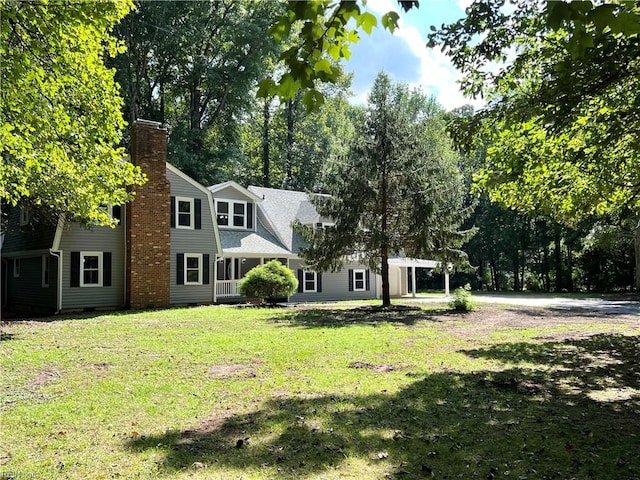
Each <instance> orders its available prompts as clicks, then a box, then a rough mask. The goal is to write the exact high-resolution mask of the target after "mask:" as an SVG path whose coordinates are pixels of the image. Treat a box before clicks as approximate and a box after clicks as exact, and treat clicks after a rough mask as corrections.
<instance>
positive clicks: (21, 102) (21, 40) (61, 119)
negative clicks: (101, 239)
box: [0, 0, 145, 224]
mask: <svg viewBox="0 0 640 480" xmlns="http://www.w3.org/2000/svg"><path fill="white" fill-rule="evenodd" d="M132 6H133V4H132V2H131V1H129V0H125V1H118V2H112V1H98V2H71V1H61V0H60V1H47V0H42V1H39V2H31V1H21V0H12V1H8V0H0V9H1V10H0V58H2V68H1V69H0V85H2V87H1V88H0V112H2V113H1V114H0V153H1V155H2V162H1V163H0V200H1V201H2V202H3V203H5V202H6V203H8V204H11V205H16V204H18V203H20V202H30V203H33V204H36V205H42V206H44V207H48V208H50V209H52V210H53V211H55V212H60V213H65V214H68V215H69V216H72V217H77V218H80V219H82V220H85V221H88V222H91V223H94V224H108V223H111V222H113V220H111V219H109V217H108V214H107V212H106V210H105V209H104V208H102V206H104V205H108V204H122V203H124V202H126V201H128V200H130V199H131V197H132V196H131V193H130V192H129V191H128V190H127V187H128V186H131V185H139V184H141V183H143V182H144V180H145V179H144V176H143V174H142V173H141V172H140V170H139V169H137V168H135V167H134V166H133V165H131V164H130V163H129V162H128V161H127V160H126V159H125V158H124V152H123V150H122V149H120V148H117V147H116V145H118V143H119V142H120V139H121V131H122V129H123V128H124V121H123V119H122V114H121V113H120V106H121V99H120V96H119V92H118V88H117V86H116V84H115V82H114V80H113V71H112V70H109V69H107V68H106V67H105V65H104V58H105V56H114V55H116V54H117V53H118V52H121V51H122V49H121V46H120V45H119V44H118V43H117V42H115V41H114V39H113V38H112V37H111V36H110V34H109V32H110V30H111V29H112V28H113V26H114V25H115V24H116V22H118V21H119V20H120V19H121V18H123V17H124V16H125V15H126V14H127V12H129V11H130V10H131V8H132Z"/></svg>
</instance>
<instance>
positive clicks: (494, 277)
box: [489, 259, 500, 292]
mask: <svg viewBox="0 0 640 480" xmlns="http://www.w3.org/2000/svg"><path fill="white" fill-rule="evenodd" d="M489 269H490V271H491V289H492V290H493V291H494V292H496V291H498V290H499V289H500V285H499V281H498V269H497V268H496V260H495V259H491V261H490V262H489Z"/></svg>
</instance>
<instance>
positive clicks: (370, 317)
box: [272, 305, 459, 328]
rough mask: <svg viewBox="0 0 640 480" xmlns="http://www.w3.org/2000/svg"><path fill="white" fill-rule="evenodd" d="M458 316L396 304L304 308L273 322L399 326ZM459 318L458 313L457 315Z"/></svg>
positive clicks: (302, 325) (299, 324) (338, 325)
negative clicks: (390, 324)
mask: <svg viewBox="0 0 640 480" xmlns="http://www.w3.org/2000/svg"><path fill="white" fill-rule="evenodd" d="M452 314H457V313H455V312H453V311H452V310H445V309H441V310H423V309H421V308H420V307H416V306H408V305H393V306H392V307H391V308H381V307H378V306H366V307H356V308H345V309H339V308H322V309H315V308H313V309H304V310H302V309H301V310H298V309H296V310H293V311H287V312H284V313H283V314H282V315H280V316H278V317H276V318H274V319H273V320H272V321H273V322H274V323H281V324H287V325H290V326H292V327H307V328H320V327H332V328H338V327H349V326H353V325H369V326H376V325H379V324H382V323H398V324H402V325H415V324H416V323H418V322H424V321H431V322H442V320H440V319H438V318H437V317H436V316H435V315H439V316H442V315H452ZM458 315H459V314H458Z"/></svg>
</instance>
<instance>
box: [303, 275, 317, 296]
mask: <svg viewBox="0 0 640 480" xmlns="http://www.w3.org/2000/svg"><path fill="white" fill-rule="evenodd" d="M308 273H312V274H313V289H307V282H308V281H309V282H310V281H311V280H307V274H308ZM302 292H303V293H318V272H315V271H313V270H303V271H302Z"/></svg>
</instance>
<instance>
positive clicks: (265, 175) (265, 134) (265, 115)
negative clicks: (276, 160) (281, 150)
mask: <svg viewBox="0 0 640 480" xmlns="http://www.w3.org/2000/svg"><path fill="white" fill-rule="evenodd" d="M270 106H271V99H270V98H268V99H267V98H265V99H264V110H263V111H262V186H263V187H267V188H268V187H270V186H271V178H270V173H271V172H270V169H271V167H270V158H269V155H270V152H269V126H270V120H271V109H270V108H269V107H270Z"/></svg>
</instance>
